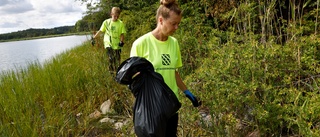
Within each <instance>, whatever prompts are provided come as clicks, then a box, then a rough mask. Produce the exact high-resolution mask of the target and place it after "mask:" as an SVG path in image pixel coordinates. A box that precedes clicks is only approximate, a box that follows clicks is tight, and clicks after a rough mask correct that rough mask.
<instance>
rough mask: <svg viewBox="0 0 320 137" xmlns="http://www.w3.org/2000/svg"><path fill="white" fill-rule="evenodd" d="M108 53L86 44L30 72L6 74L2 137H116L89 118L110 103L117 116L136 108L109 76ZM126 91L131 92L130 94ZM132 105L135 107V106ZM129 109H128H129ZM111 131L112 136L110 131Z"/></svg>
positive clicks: (31, 67) (32, 66) (33, 65)
mask: <svg viewBox="0 0 320 137" xmlns="http://www.w3.org/2000/svg"><path fill="white" fill-rule="evenodd" d="M107 66H108V61H107V58H106V54H105V51H104V50H103V49H102V48H97V47H91V46H90V44H89V43H84V44H83V45H82V46H79V47H77V48H75V49H72V50H70V51H67V52H64V53H62V54H61V55H58V56H57V57H55V58H53V59H52V60H50V61H47V62H45V63H44V64H43V65H42V64H39V63H31V64H30V65H29V67H28V68H27V69H23V70H20V71H9V72H5V73H2V74H1V80H0V81H1V83H0V89H1V96H0V100H1V101H0V102H1V103H0V106H1V109H0V125H1V128H0V136H30V137H31V136H94V135H96V134H110V133H114V132H115V131H114V130H111V129H112V128H111V127H110V126H109V127H108V126H106V127H104V125H99V122H97V121H96V122H93V123H91V121H92V119H90V118H89V117H88V116H89V114H90V113H93V112H94V110H96V109H99V107H100V104H101V103H103V102H104V101H105V100H107V99H111V100H112V101H113V102H119V100H120V97H121V102H122V103H117V104H114V106H115V105H118V106H115V108H119V109H116V113H117V114H119V115H123V114H125V113H127V112H126V111H125V110H126V107H130V106H124V105H130V104H132V103H131V102H130V98H129V99H126V100H125V99H123V98H126V96H128V97H130V96H131V94H130V92H128V91H127V90H128V89H127V88H126V87H125V86H122V85H118V84H117V83H116V82H115V81H114V78H113V76H112V75H111V74H110V73H109V72H108V69H107V68H108V67H107ZM124 91H125V92H124ZM129 102H130V103H129ZM127 109H128V108H127ZM108 129H109V130H108Z"/></svg>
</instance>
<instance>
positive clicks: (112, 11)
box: [111, 7, 121, 15]
mask: <svg viewBox="0 0 320 137" xmlns="http://www.w3.org/2000/svg"><path fill="white" fill-rule="evenodd" d="M120 13H121V10H120V8H119V7H112V9H111V14H118V15H120Z"/></svg>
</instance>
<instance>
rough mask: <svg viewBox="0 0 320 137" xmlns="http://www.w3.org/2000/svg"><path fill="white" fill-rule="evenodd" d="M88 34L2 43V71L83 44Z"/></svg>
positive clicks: (0, 63)
mask: <svg viewBox="0 0 320 137" xmlns="http://www.w3.org/2000/svg"><path fill="white" fill-rule="evenodd" d="M88 39H89V37H88V36H86V35H81V36H79V35H74V36H63V37H53V38H44V39H35V40H24V41H13V42H2V43H0V72H4V71H8V70H16V69H21V68H26V67H27V66H28V64H30V63H34V62H39V63H40V64H42V63H44V62H45V61H46V60H49V59H51V58H52V57H54V56H56V55H58V54H59V53H62V52H64V51H66V50H69V49H71V48H74V47H76V46H79V45H81V44H82V43H83V42H85V41H87V40H88Z"/></svg>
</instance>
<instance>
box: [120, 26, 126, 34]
mask: <svg viewBox="0 0 320 137" xmlns="http://www.w3.org/2000/svg"><path fill="white" fill-rule="evenodd" d="M125 33H127V32H126V26H125V25H124V24H123V23H122V25H121V34H125Z"/></svg>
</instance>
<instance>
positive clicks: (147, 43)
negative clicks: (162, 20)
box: [130, 32, 182, 98]
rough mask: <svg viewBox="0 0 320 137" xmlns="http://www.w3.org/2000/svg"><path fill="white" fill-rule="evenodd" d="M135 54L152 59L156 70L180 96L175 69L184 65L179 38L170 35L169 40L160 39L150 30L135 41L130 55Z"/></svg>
mask: <svg viewBox="0 0 320 137" xmlns="http://www.w3.org/2000/svg"><path fill="white" fill-rule="evenodd" d="M133 56H139V57H143V58H146V59H147V60H148V61H150V62H151V63H152V65H153V67H154V69H155V72H158V73H160V74H161V75H162V77H163V79H164V81H165V83H166V84H167V85H168V86H169V87H170V88H171V90H172V91H173V92H174V93H175V95H176V96H177V98H179V95H178V90H179V88H178V86H177V82H176V78H175V71H176V69H177V68H179V67H182V61H181V54H180V48H179V43H178V41H177V39H175V38H174V37H171V36H169V37H168V40H167V41H159V40H157V39H156V38H155V37H154V36H153V35H152V33H151V32H149V33H147V34H145V35H143V36H141V37H140V38H138V39H137V40H136V41H134V43H133V45H132V48H131V53H130V57H133Z"/></svg>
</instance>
